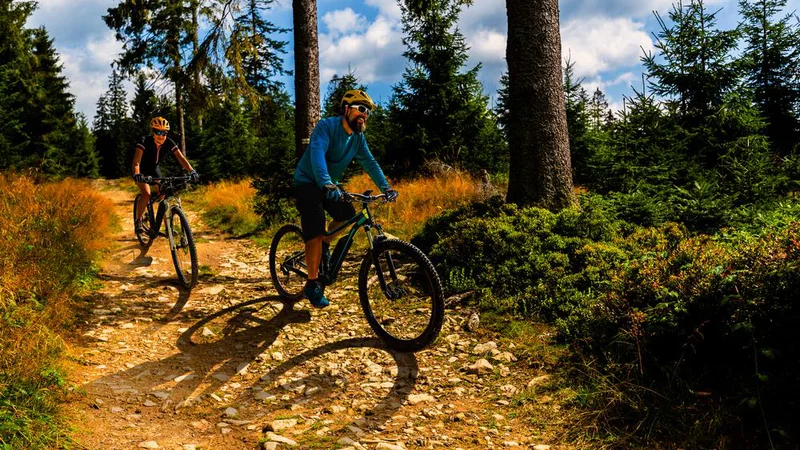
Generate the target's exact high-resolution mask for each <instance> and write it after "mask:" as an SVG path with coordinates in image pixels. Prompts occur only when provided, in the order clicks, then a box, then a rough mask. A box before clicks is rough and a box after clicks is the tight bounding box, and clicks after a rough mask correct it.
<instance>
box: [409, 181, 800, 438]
mask: <svg viewBox="0 0 800 450" xmlns="http://www.w3.org/2000/svg"><path fill="white" fill-rule="evenodd" d="M679 192H680V191H679ZM683 195H684V198H683V199H681V200H680V201H677V200H676V204H680V205H683V207H685V208H686V209H687V211H686V212H685V214H687V216H692V217H694V220H699V219H700V218H703V217H705V218H706V219H709V218H714V214H713V212H714V210H715V207H714V203H715V202H718V201H723V200H724V199H723V200H720V199H721V198H722V196H721V195H720V193H719V192H717V191H715V190H714V187H713V186H712V185H710V184H708V183H706V184H703V183H698V184H697V185H696V186H695V189H694V190H693V191H686V192H685V193H684V194H683ZM639 201H640V202H642V203H644V202H645V200H644V198H642V199H640V200H639ZM615 202H617V201H616V200H614V199H608V198H603V197H601V196H597V195H587V196H583V197H582V198H581V206H582V210H581V211H578V210H564V211H562V212H560V213H558V214H553V213H550V212H547V211H544V210H540V209H536V208H528V209H517V208H515V207H513V206H510V205H504V204H502V203H501V201H500V199H493V200H490V201H488V202H485V203H478V204H473V205H469V206H466V207H463V208H460V209H458V210H454V211H447V212H445V213H443V214H441V215H439V216H437V217H435V218H433V219H432V220H430V221H429V222H428V223H427V224H426V225H425V226H424V227H423V229H422V231H421V233H420V235H419V236H417V237H416V238H415V239H414V242H415V243H416V244H418V245H419V246H421V248H424V249H425V250H426V251H428V252H429V254H430V255H431V257H432V260H434V262H435V264H436V265H437V269H438V270H439V271H440V273H441V274H443V279H445V280H447V289H449V290H475V291H476V295H477V298H478V301H479V304H480V305H481V306H482V307H483V308H485V309H487V310H492V311H505V312H510V313H513V314H516V315H519V316H520V317H521V318H530V317H532V316H535V317H537V318H541V319H545V320H546V321H548V322H550V323H552V324H554V325H555V326H556V328H557V330H558V333H559V340H560V341H561V342H571V343H573V345H572V351H573V353H572V354H573V356H574V358H575V359H574V360H572V361H571V362H568V361H566V360H565V361H563V363H564V364H565V366H564V367H565V368H566V369H567V370H568V371H569V377H570V378H571V380H572V381H571V382H572V383H576V384H577V385H579V386H581V388H580V389H579V395H578V397H577V398H576V400H575V401H576V406H579V407H582V408H588V409H589V410H590V411H591V412H590V414H591V415H592V416H593V418H592V419H591V420H592V421H593V422H594V423H598V424H600V425H601V427H604V429H606V430H608V432H610V433H616V434H618V435H620V436H625V438H624V439H622V440H618V441H617V443H618V444H619V445H637V446H642V445H645V446H646V445H648V443H650V444H652V443H653V442H665V441H666V442H671V443H673V444H679V445H681V446H686V447H691V448H696V447H698V446H704V445H713V444H714V442H715V439H719V438H721V437H722V436H723V435H726V434H729V433H733V432H737V430H739V429H740V427H741V426H742V423H743V424H744V427H745V428H746V429H748V427H751V426H755V427H758V426H759V425H760V424H761V422H762V421H763V420H766V421H767V422H768V423H769V424H770V426H771V427H772V426H775V427H783V426H786V425H789V424H792V423H794V422H795V421H796V420H797V418H798V417H800V405H797V404H796V403H794V401H793V400H792V399H795V398H797V395H798V391H797V389H798V386H800V385H798V384H797V379H798V376H800V364H798V363H797V361H798V357H799V356H800V345H798V342H800V340H798V338H800V332H799V331H798V329H799V328H798V326H797V325H798V324H797V323H796V322H797V317H800V304H798V303H797V302H796V301H795V295H794V292H796V290H797V289H798V288H800V271H798V269H799V268H800V267H799V265H800V263H799V262H798V261H800V258H798V257H799V256H800V241H798V237H797V236H799V235H800V234H798V232H800V222H798V221H797V218H798V214H800V208H799V207H798V206H797V202H796V201H795V202H788V203H787V202H784V203H780V204H775V205H772V207H771V208H770V207H769V206H768V205H764V206H763V207H762V209H761V210H760V211H759V212H758V213H756V212H754V211H750V212H749V216H748V217H753V216H755V215H756V214H758V217H760V219H761V222H760V225H762V226H766V228H760V229H759V231H760V233H759V234H752V232H749V231H745V230H737V229H732V228H728V229H725V230H723V231H720V232H719V233H717V234H715V235H713V236H709V235H698V236H693V235H692V234H691V233H690V231H689V230H688V229H687V228H686V227H685V226H683V225H680V224H676V223H663V224H662V225H660V226H658V227H650V228H641V227H634V226H630V225H628V224H624V223H621V222H619V221H617V220H616V219H615V216H617V215H619V211H620V210H619V206H618V203H615ZM615 208H617V209H616V210H615ZM643 209H644V208H643ZM721 209H727V208H721ZM689 210H691V211H689ZM709 220H710V219H709ZM742 220H747V219H744V218H743V219H742ZM753 228H756V227H755V226H753ZM754 379H757V380H759V381H758V383H753V380H754ZM695 392H708V393H710V394H707V395H710V396H711V398H712V399H713V400H711V401H709V400H706V397H698V396H696V395H694V394H693V393H695ZM704 395H706V394H704ZM762 409H763V410H764V411H767V413H766V416H765V417H761V416H760V414H761V413H760V411H761V410H762ZM657 411H672V413H670V414H657V413H656V412H657ZM737 416H738V417H737ZM597 437H598V438H602V436H597ZM626 443H627V444H626Z"/></svg>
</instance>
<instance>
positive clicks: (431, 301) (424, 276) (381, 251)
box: [359, 239, 444, 351]
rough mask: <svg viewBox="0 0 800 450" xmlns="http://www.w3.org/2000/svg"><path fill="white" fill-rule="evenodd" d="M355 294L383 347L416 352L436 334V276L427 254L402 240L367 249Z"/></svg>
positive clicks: (439, 311) (439, 305)
mask: <svg viewBox="0 0 800 450" xmlns="http://www.w3.org/2000/svg"><path fill="white" fill-rule="evenodd" d="M376 257H377V258H376ZM379 272H380V274H381V276H382V278H383V280H384V282H385V283H381V281H380V279H381V278H380V277H379ZM359 296H360V299H361V306H362V308H363V309H364V314H365V315H366V317H367V321H368V322H369V324H370V327H372V329H373V331H375V333H376V334H377V335H378V337H380V338H381V339H382V340H383V341H384V342H385V343H386V345H387V346H388V347H389V348H392V349H395V350H399V351H419V350H422V349H423V348H425V347H427V346H428V345H430V344H431V343H432V342H433V341H434V340H435V339H436V337H437V336H438V335H439V331H440V330H441V327H442V322H443V320H444V300H443V298H442V287H441V281H440V280H439V276H438V275H437V273H436V270H435V269H434V268H433V264H431V262H430V261H429V260H428V258H427V257H426V256H425V255H424V254H423V253H422V252H421V251H420V250H419V249H417V248H416V247H414V246H413V245H411V244H409V243H407V242H403V241H399V240H394V239H392V240H387V241H383V242H380V243H379V244H377V245H376V246H375V250H374V251H373V252H368V253H367V255H366V256H365V258H364V261H363V262H362V264H361V270H360V272H359Z"/></svg>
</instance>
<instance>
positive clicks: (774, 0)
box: [739, 0, 800, 155]
mask: <svg viewBox="0 0 800 450" xmlns="http://www.w3.org/2000/svg"><path fill="white" fill-rule="evenodd" d="M785 7H786V0H740V1H739V12H740V14H741V16H742V22H741V23H740V24H739V29H740V31H741V33H742V35H743V36H744V40H745V42H746V44H747V46H746V48H745V50H744V53H743V54H742V63H743V65H744V67H745V71H746V75H747V85H748V86H749V87H750V89H752V91H753V93H754V97H755V102H756V104H758V107H759V109H760V110H761V114H762V115H763V116H764V119H765V120H766V122H767V127H766V132H767V135H768V136H769V139H770V141H771V142H772V145H773V147H774V149H775V150H777V152H778V153H780V154H784V155H785V154H787V153H789V152H790V151H791V150H792V149H793V148H794V146H796V145H797V144H798V141H800V123H798V117H797V114H796V111H797V107H799V106H800V85H799V84H798V82H800V26H798V24H797V23H792V19H793V18H794V14H793V13H792V14H786V15H785V16H784V17H783V18H781V19H779V20H778V19H776V16H777V15H778V14H779V12H780V11H781V10H783V9H784V8H785Z"/></svg>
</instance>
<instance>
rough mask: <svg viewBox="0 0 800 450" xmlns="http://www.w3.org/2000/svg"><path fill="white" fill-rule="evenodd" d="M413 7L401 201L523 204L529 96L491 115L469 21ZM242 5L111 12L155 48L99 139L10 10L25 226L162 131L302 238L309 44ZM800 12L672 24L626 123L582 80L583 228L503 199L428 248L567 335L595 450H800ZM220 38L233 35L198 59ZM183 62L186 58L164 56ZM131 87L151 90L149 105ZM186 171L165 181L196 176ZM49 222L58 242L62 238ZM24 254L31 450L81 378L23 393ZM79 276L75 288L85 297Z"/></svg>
mask: <svg viewBox="0 0 800 450" xmlns="http://www.w3.org/2000/svg"><path fill="white" fill-rule="evenodd" d="M412 3H415V2H404V3H403V4H401V5H404V6H402V11H403V28H404V33H405V40H404V44H405V45H406V47H407V51H406V52H405V54H404V56H405V57H406V58H407V60H408V64H407V68H406V71H405V73H404V74H403V78H402V80H401V81H400V82H399V83H398V84H397V85H396V86H394V87H393V93H392V95H391V97H390V98H389V99H388V100H387V101H386V102H385V103H384V104H382V105H381V107H380V108H379V109H377V110H376V111H374V113H373V114H372V115H371V116H370V120H369V131H368V139H369V145H370V149H371V151H372V152H373V154H374V155H375V156H376V157H377V159H378V160H379V162H380V163H381V165H382V167H384V169H385V171H386V172H387V173H388V174H389V176H390V177H392V178H393V179H404V178H420V177H421V178H430V177H436V176H441V175H442V172H443V171H449V170H455V171H460V172H462V173H471V174H479V173H482V171H483V170H485V171H487V173H488V174H489V182H490V183H491V185H492V186H496V187H497V186H499V189H503V187H504V186H505V185H506V183H507V180H508V173H509V169H510V168H509V153H510V152H509V147H508V131H509V130H508V110H507V104H508V101H509V97H508V95H509V94H508V90H507V85H508V80H507V77H506V76H504V77H503V78H502V79H501V86H503V88H502V89H501V90H500V92H498V93H497V99H498V101H497V102H496V105H495V106H494V108H491V107H490V105H489V101H488V95H487V93H486V92H484V90H483V86H482V85H481V83H480V82H479V81H478V79H477V70H478V68H477V67H469V66H467V65H466V62H467V54H466V51H467V48H466V44H465V40H464V37H463V36H462V35H461V34H460V32H459V31H458V29H457V28H455V27H454V24H455V23H456V21H457V18H458V15H459V13H460V12H461V10H462V8H463V7H465V6H466V5H467V4H468V2H464V1H459V0H437V1H432V2H427V3H425V2H423V3H425V5H427V7H423V8H419V7H418V6H419V5H416V4H415V7H407V6H406V5H408V4H412ZM236 5H237V7H236V8H222V9H219V8H214V7H213V5H212V4H210V3H209V4H207V3H206V2H202V1H200V0H195V1H190V2H180V3H176V4H172V3H169V2H166V3H162V2H156V3H154V4H153V5H151V6H148V7H143V8H130V7H129V5H128V2H122V3H120V5H119V6H118V7H116V8H112V9H110V10H109V13H108V15H107V16H105V17H104V20H105V21H106V23H107V24H108V26H109V27H110V28H111V29H114V30H115V31H116V32H117V33H119V34H120V35H121V36H125V37H127V38H129V39H133V38H134V37H135V38H136V39H138V40H136V41H135V42H136V44H137V45H131V46H129V47H128V48H127V51H126V52H125V53H124V54H123V55H121V57H120V59H119V60H118V61H117V62H116V63H115V66H114V71H113V73H112V75H111V77H110V79H109V87H108V91H107V92H106V93H105V94H104V95H103V96H102V97H101V98H100V99H99V100H98V102H97V111H96V115H95V118H94V121H93V123H92V124H89V123H87V121H86V120H85V118H84V117H82V115H81V114H79V113H76V112H75V108H74V97H73V96H72V95H71V94H70V92H69V80H67V79H66V78H65V77H64V76H63V74H62V67H61V64H60V63H59V60H58V55H57V53H56V52H55V50H54V46H53V41H52V39H51V38H50V37H49V35H48V33H47V31H46V29H44V28H36V29H28V28H26V27H25V23H26V20H27V18H28V17H29V16H30V14H31V13H32V11H33V10H34V8H35V4H34V3H32V2H25V1H10V0H0V30H2V38H0V169H2V170H3V172H4V173H5V174H6V175H3V183H4V189H3V191H4V195H5V196H6V197H5V198H4V200H5V202H4V208H7V211H4V215H5V216H6V217H7V218H8V220H9V223H10V224H13V217H16V216H14V215H13V214H12V213H13V210H14V207H16V206H19V205H20V204H21V203H19V202H22V201H23V200H21V199H20V198H15V197H13V196H12V195H11V192H13V190H12V189H11V188H10V186H17V187H19V186H20V185H19V184H16V185H15V184H14V183H21V181H19V179H18V178H15V177H17V176H18V175H16V174H20V173H25V174H26V176H27V177H28V178H30V179H33V180H35V183H34V184H31V185H25V189H26V190H28V191H29V192H33V191H34V190H35V189H36V188H35V187H34V186H36V185H39V184H42V185H45V184H46V183H47V182H50V181H55V180H61V179H64V178H66V177H78V178H93V177H104V178H119V177H125V176H127V175H128V174H129V172H130V168H129V167H130V161H131V157H132V151H133V143H134V142H136V140H137V139H138V138H140V137H141V136H143V135H146V134H147V133H148V124H149V120H150V118H152V117H153V116H155V115H162V116H164V117H167V118H168V119H169V120H170V121H172V122H173V124H174V123H176V122H177V120H178V117H179V115H180V114H179V112H178V111H179V110H184V111H185V127H184V130H185V131H184V133H183V134H181V135H177V134H175V133H173V138H174V139H175V140H176V141H179V142H180V143H181V146H182V148H183V149H184V150H185V152H186V153H187V156H188V158H189V159H190V160H191V161H192V163H193V165H194V166H195V167H196V168H198V170H199V171H200V172H201V174H202V176H203V180H204V181H206V182H215V181H218V180H236V179H250V178H251V179H253V185H254V187H255V188H256V190H257V193H258V195H257V197H256V200H255V208H256V210H257V211H258V212H259V214H260V215H261V216H262V218H263V225H262V226H263V227H264V228H268V227H269V226H270V225H271V224H272V223H281V222H283V221H285V220H290V219H292V218H293V217H294V215H295V213H294V211H293V207H292V201H291V199H290V197H291V196H290V190H289V188H290V183H291V178H292V177H291V174H292V172H293V170H294V165H295V163H296V158H297V152H296V146H295V134H294V133H295V131H294V105H293V104H292V101H291V98H290V96H289V95H288V94H287V91H286V87H285V86H284V85H283V84H282V83H280V82H279V81H277V78H278V76H279V75H285V74H287V72H288V71H287V68H285V67H283V64H282V59H281V57H280V56H281V55H282V54H283V53H284V52H285V51H286V48H285V47H286V42H285V41H283V40H281V39H280V38H279V37H278V38H268V37H269V36H272V37H275V36H280V34H281V33H282V32H288V30H281V29H278V28H276V27H275V26H274V25H273V24H271V23H270V22H269V20H268V19H267V17H268V15H267V12H268V11H269V9H270V7H271V1H269V0H250V1H242V2H239V3H236ZM784 7H785V2H784V1H781V0H742V1H741V2H740V3H739V15H740V24H739V26H738V27H737V28H735V29H719V28H718V27H717V26H716V13H715V11H714V10H713V9H709V7H708V6H707V5H706V4H704V3H703V2H702V1H699V0H693V1H689V2H688V3H676V4H674V5H673V7H672V9H671V10H670V11H668V12H667V13H666V16H664V17H662V16H661V15H657V17H658V20H659V23H660V24H661V31H660V32H659V33H658V35H657V37H658V41H657V44H656V51H655V52H654V53H652V54H651V53H645V54H644V55H643V56H642V60H643V63H644V66H645V68H646V72H647V73H646V76H645V77H644V78H643V84H642V86H640V87H639V88H635V89H633V90H632V92H631V93H630V95H628V96H627V97H626V99H625V102H624V105H625V106H624V109H623V110H621V111H610V110H609V109H608V104H607V101H606V99H605V96H604V94H603V92H601V91H600V90H599V89H597V90H595V91H594V92H586V90H585V89H584V88H583V87H582V80H581V79H579V78H576V77H575V75H574V70H573V68H574V62H573V61H565V64H564V68H563V69H564V70H563V74H564V77H563V87H564V102H565V107H566V112H567V124H568V131H569V149H570V154H571V165H572V167H571V168H572V176H573V181H574V183H575V184H576V186H577V191H578V193H579V195H578V201H579V207H576V208H567V209H563V210H557V211H548V210H546V209H540V208H535V207H523V206H515V205H513V204H510V203H509V204H507V203H505V202H504V201H503V198H502V196H499V197H494V198H491V199H489V200H487V201H484V202H478V203H470V204H466V205H464V206H462V207H460V208H458V209H455V210H451V211H446V212H444V213H442V214H441V215H439V216H436V217H433V218H432V219H431V220H429V221H428V222H427V223H426V224H425V225H424V226H423V227H422V228H421V229H420V230H419V232H418V233H417V234H416V236H415V238H414V242H415V243H416V244H418V245H419V246H420V247H421V248H423V249H424V250H425V251H426V252H427V253H428V254H430V255H431V257H432V259H434V261H435V263H436V265H437V268H438V269H439V271H440V274H442V276H443V278H444V280H445V282H446V284H447V290H448V291H449V292H450V293H463V292H470V293H471V296H470V301H472V302H474V303H475V304H476V305H478V306H479V307H480V308H481V309H482V310H483V311H484V312H485V313H486V314H487V315H490V316H491V315H499V316H501V317H504V318H506V319H504V320H506V322H505V323H506V325H504V327H505V328H507V329H514V330H516V329H520V328H519V327H522V328H521V329H523V330H524V326H522V325H518V324H525V323H529V322H531V321H534V320H535V321H540V320H541V321H545V322H547V323H549V324H551V325H552V326H553V327H554V332H555V338H554V341H553V344H554V345H568V346H569V347H568V348H569V351H568V352H567V353H565V356H563V357H561V358H559V359H558V360H557V361H552V362H550V364H553V365H554V366H555V367H558V368H559V369H560V370H561V371H562V373H563V374H564V376H563V377H561V379H560V380H557V381H554V383H555V384H558V383H563V384H566V385H569V386H570V387H571V388H572V390H573V391H574V393H575V394H574V396H573V397H572V398H571V399H570V402H571V403H572V404H573V405H574V406H575V407H577V408H583V409H585V410H586V411H587V415H586V416H585V417H586V418H585V419H584V420H586V423H587V427H585V429H584V430H583V433H584V434H585V433H588V434H590V435H591V436H590V437H591V438H592V439H595V440H596V441H597V442H601V443H603V445H608V446H610V447H615V446H616V447H619V448H629V447H635V446H640V447H642V448H645V447H648V446H650V445H653V444H652V443H654V442H655V443H665V442H668V443H672V444H674V445H679V446H688V447H691V448H700V447H701V446H708V447H714V448H720V447H725V448H780V447H786V448H794V447H792V445H796V443H797V441H798V437H797V436H798V433H800V430H798V428H797V423H800V420H798V419H799V418H800V414H798V413H799V412H800V404H798V401H800V400H799V399H800V363H798V361H800V359H798V356H799V355H798V345H800V344H798V343H800V339H798V338H800V331H798V330H800V327H798V322H800V311H799V310H800V305H798V302H797V300H796V295H795V292H797V291H798V288H800V270H798V265H799V263H798V258H799V257H800V242H798V237H797V232H798V229H799V228H800V225H798V216H799V215H800V203H799V202H798V198H797V192H798V182H800V156H799V155H798V154H797V151H798V144H800V122H799V121H798V117H800V67H799V65H800V23H798V19H797V17H796V16H795V15H793V14H791V12H790V11H785V10H784ZM199 16H205V17H206V18H207V20H209V21H210V22H211V23H220V24H221V23H223V22H224V23H230V24H231V26H229V27H223V26H219V27H215V28H213V29H212V31H211V32H210V33H209V34H208V35H207V36H200V35H199V29H198V17H199ZM223 18H224V19H225V20H223ZM226 21H227V22H226ZM156 25H157V26H156ZM164 41H174V42H176V43H177V47H176V48H179V49H181V50H185V51H181V52H178V53H175V52H170V50H169V46H158V45H154V43H157V42H164ZM184 55H190V56H189V57H184ZM182 58H185V59H182ZM146 68H149V69H148V70H144V69H146ZM152 70H156V71H159V72H161V73H164V74H167V76H168V78H169V79H170V80H171V82H173V83H174V86H175V89H174V92H173V97H165V96H159V95H157V94H156V93H155V92H154V90H153V88H152V84H151V80H150V79H149V78H148V75H147V74H148V73H152ZM125 79H130V80H133V82H134V85H135V93H134V97H133V100H132V101H131V102H128V101H127V97H126V95H127V94H126V92H125V91H124V89H123V85H122V83H123V80H125ZM330 81H331V82H330V84H329V86H330V87H329V89H328V92H327V93H326V95H325V98H324V101H323V105H322V116H323V117H326V116H332V115H337V114H338V110H339V106H338V102H339V99H340V98H341V95H342V93H343V92H344V91H345V90H347V89H350V88H354V87H360V88H365V89H367V90H369V86H365V85H364V84H363V83H361V82H360V81H359V80H358V78H357V76H356V74H355V73H353V72H350V73H345V74H340V75H339V76H336V77H334V78H333V79H331V80H330ZM173 129H176V128H173ZM170 163H173V162H172V161H171V160H167V161H165V164H166V165H167V167H166V171H167V172H169V171H170V170H175V169H177V167H175V166H173V167H169V165H170ZM5 213H7V214H5ZM42 214H43V215H42V216H41V217H40V218H39V219H38V220H39V222H38V223H39V225H40V226H41V227H42V229H46V228H48V226H49V225H48V223H49V222H48V220H51V219H52V217H50V216H48V215H47V214H46V213H45V212H42ZM11 228H13V227H11V226H10V225H9V228H7V229H11ZM3 236H4V237H3V241H2V242H3V245H4V246H5V247H3V249H4V252H3V255H4V256H3V257H2V258H3V259H2V261H3V267H2V268H3V275H2V276H3V277H4V278H3V282H4V285H3V289H2V290H1V291H0V294H2V297H0V309H2V311H3V315H2V319H0V321H1V322H0V323H2V326H3V327H4V328H5V329H6V330H9V331H10V333H6V332H4V333H3V338H2V339H4V340H3V346H2V347H0V353H2V355H3V357H2V359H0V363H1V364H2V366H0V368H2V369H3V370H2V371H0V389H1V391H0V424H2V425H0V427H2V430H3V431H4V433H3V436H6V435H8V436H13V435H14V434H15V433H17V434H19V433H23V432H24V431H20V430H24V429H25V427H26V426H27V425H24V424H25V423H27V422H26V420H29V417H27V418H26V417H22V418H21V416H20V413H19V411H20V405H22V404H27V403H28V402H29V401H30V392H32V391H35V392H46V391H47V390H48V389H49V388H51V387H52V386H53V385H57V384H58V383H59V380H60V379H61V378H60V377H59V376H58V374H57V373H56V372H54V371H51V370H49V368H48V367H47V366H46V365H45V366H43V368H42V370H38V371H34V372H33V373H34V374H35V375H33V376H29V375H22V373H23V372H21V369H19V368H16V366H15V364H16V360H15V359H14V358H12V357H10V356H9V355H10V354H11V350H10V344H9V343H10V342H15V341H13V340H10V339H11V338H10V337H9V336H14V335H15V333H14V332H13V331H14V330H17V331H16V332H17V333H18V334H16V335H17V336H20V335H23V334H24V333H23V331H21V330H27V329H28V328H26V327H29V326H30V321H31V317H34V316H35V312H36V311H41V310H44V309H46V307H47V304H48V302H49V301H51V299H49V297H48V296H49V295H51V294H50V291H47V293H43V292H41V291H36V290H35V289H33V290H32V289H31V288H28V287H25V288H19V287H18V288H10V287H9V286H14V285H13V283H10V282H9V281H8V280H9V278H8V277H10V276H11V275H10V274H12V273H13V272H15V271H17V272H18V271H19V269H18V268H19V267H20V266H19V264H20V261H31V260H35V259H36V258H33V257H32V256H31V252H32V251H33V250H34V248H33V246H32V245H31V244H30V243H27V242H26V243H25V244H24V245H20V244H19V243H20V242H25V241H24V240H22V241H20V240H19V237H18V236H11V235H10V234H9V233H8V232H6V233H4V234H3ZM56 255H57V253H54V254H53V255H51V256H52V257H55V256H56ZM86 258H87V259H86V264H87V266H86V267H87V268H88V267H90V266H91V264H90V262H91V257H90V254H89V253H87V256H86ZM86 270H88V269H86ZM67 272H68V273H66V274H65V275H64V276H65V278H63V279H61V278H58V277H56V281H55V283H56V284H59V283H60V284H65V283H66V284H69V283H72V282H74V281H75V280H83V279H84V276H85V275H86V272H85V271H77V272H74V271H67ZM65 280H66V281H65ZM509 321H510V322H509ZM520 401H521V402H524V401H525V400H524V399H522V400H520ZM42 402H45V403H46V402H47V400H46V399H45V398H44V397H43V400H42ZM23 409H24V408H23ZM588 424H591V426H588ZM587 429H588V430H590V431H586V430H587ZM6 433H8V434H6ZM4 439H5V438H4Z"/></svg>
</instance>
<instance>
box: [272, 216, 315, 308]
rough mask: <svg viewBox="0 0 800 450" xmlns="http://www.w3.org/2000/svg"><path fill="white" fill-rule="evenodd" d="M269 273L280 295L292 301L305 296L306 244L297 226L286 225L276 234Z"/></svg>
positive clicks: (306, 273)
mask: <svg viewBox="0 0 800 450" xmlns="http://www.w3.org/2000/svg"><path fill="white" fill-rule="evenodd" d="M269 271H270V275H271V276H272V284H273V285H274V286H275V290H277V291H278V295H280V296H281V297H284V298H287V299H290V300H297V299H299V298H301V297H302V296H303V286H305V284H306V280H307V279H308V270H307V267H306V243H305V240H304V239H303V233H302V232H301V231H300V227H298V226H297V225H285V226H283V227H282V228H281V229H280V230H278V232H277V233H275V237H274V238H273V239H272V244H271V245H270V250H269Z"/></svg>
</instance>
